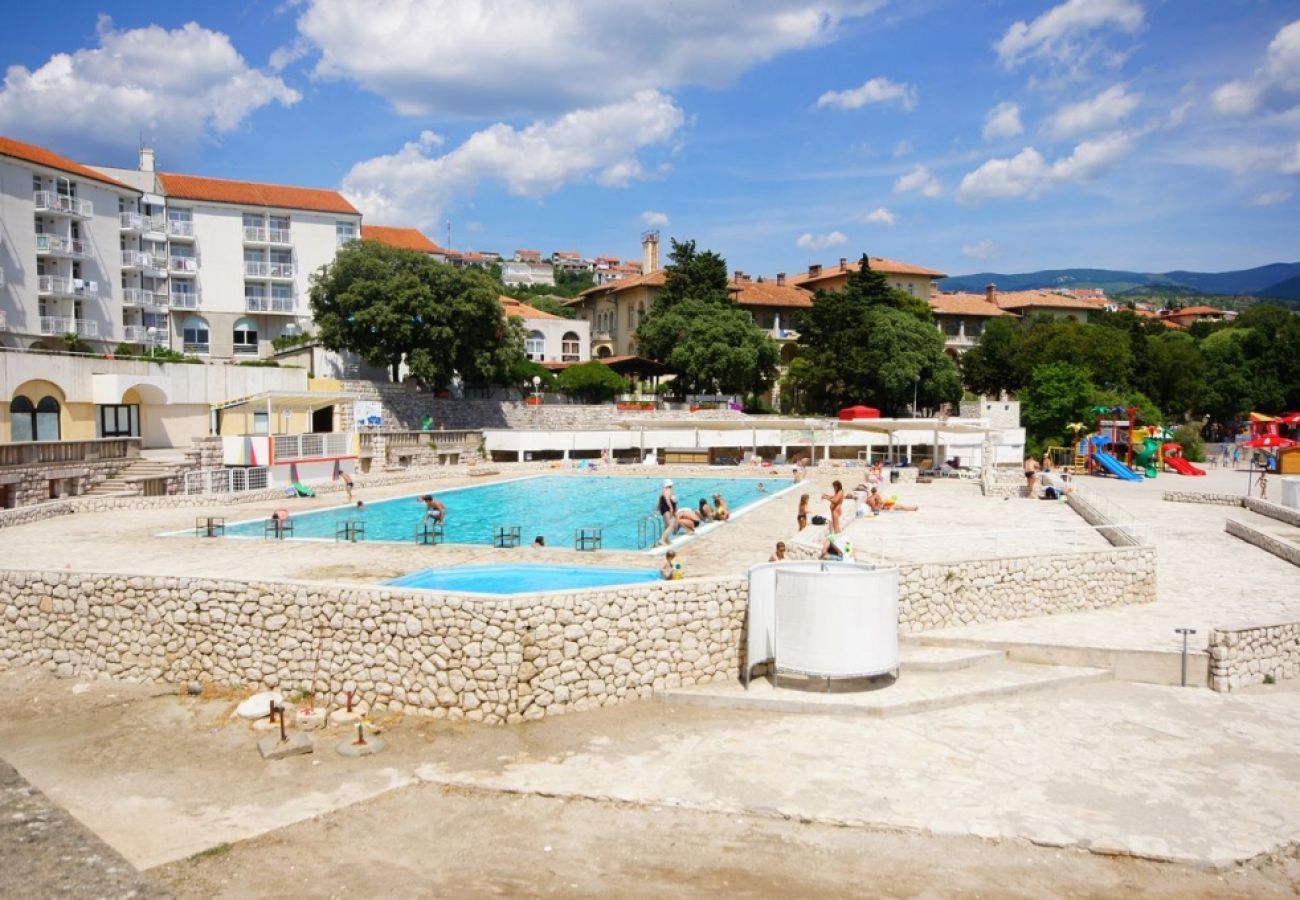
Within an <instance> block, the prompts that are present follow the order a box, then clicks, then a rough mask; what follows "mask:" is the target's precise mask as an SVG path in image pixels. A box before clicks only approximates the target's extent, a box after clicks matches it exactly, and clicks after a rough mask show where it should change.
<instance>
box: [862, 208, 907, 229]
mask: <svg viewBox="0 0 1300 900" xmlns="http://www.w3.org/2000/svg"><path fill="white" fill-rule="evenodd" d="M862 221H863V222H866V223H867V224H868V225H893V224H894V223H895V222H897V221H898V217H897V216H895V215H894V214H893V213H892V212H890V211H889V210H888V209H886V208H885V207H883V206H878V207H876V208H875V209H873V210H872V211H871V212H869V213H867V214H866V215H865V216H863V217H862Z"/></svg>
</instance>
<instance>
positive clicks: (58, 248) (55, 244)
mask: <svg viewBox="0 0 1300 900" xmlns="http://www.w3.org/2000/svg"><path fill="white" fill-rule="evenodd" d="M36 255H37V256H56V257H63V258H66V259H86V258H88V257H89V256H90V245H89V244H87V243H86V242H85V241H78V240H74V239H73V238H66V237H64V236H63V235H61V234H37V235H36Z"/></svg>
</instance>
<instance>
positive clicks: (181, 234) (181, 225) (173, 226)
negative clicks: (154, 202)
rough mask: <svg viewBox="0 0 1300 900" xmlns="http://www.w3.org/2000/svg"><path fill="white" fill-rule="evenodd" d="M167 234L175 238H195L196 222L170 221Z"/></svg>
mask: <svg viewBox="0 0 1300 900" xmlns="http://www.w3.org/2000/svg"><path fill="white" fill-rule="evenodd" d="M167 234H168V235H169V236H171V237H174V238H181V239H185V238H192V237H194V222H193V221H192V220H190V219H168V220H167Z"/></svg>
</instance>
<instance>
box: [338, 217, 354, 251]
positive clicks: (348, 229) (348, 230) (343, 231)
mask: <svg viewBox="0 0 1300 900" xmlns="http://www.w3.org/2000/svg"><path fill="white" fill-rule="evenodd" d="M334 237H335V239H336V240H337V241H338V243H339V245H340V246H341V245H343V244H346V243H347V242H348V241H355V240H356V239H357V226H356V223H355V222H335V223H334Z"/></svg>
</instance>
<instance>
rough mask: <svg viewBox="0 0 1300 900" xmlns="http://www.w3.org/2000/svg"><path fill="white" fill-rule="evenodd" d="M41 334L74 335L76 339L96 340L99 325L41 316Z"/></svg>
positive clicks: (77, 320)
mask: <svg viewBox="0 0 1300 900" xmlns="http://www.w3.org/2000/svg"><path fill="white" fill-rule="evenodd" d="M41 334H52V335H57V336H59V337H62V336H63V335H65V334H75V335H76V336H77V337H83V338H97V337H99V323H98V322H90V321H87V320H86V319H72V318H67V317H65V316H41Z"/></svg>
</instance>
